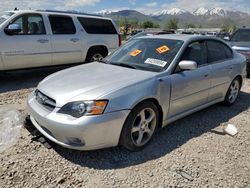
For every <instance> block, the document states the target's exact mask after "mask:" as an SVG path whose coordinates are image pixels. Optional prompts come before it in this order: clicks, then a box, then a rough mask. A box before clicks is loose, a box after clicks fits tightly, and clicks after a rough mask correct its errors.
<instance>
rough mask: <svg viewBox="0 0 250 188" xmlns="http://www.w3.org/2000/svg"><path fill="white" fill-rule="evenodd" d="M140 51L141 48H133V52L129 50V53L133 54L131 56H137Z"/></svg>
mask: <svg viewBox="0 0 250 188" xmlns="http://www.w3.org/2000/svg"><path fill="white" fill-rule="evenodd" d="M141 52H142V51H141V50H138V49H136V50H134V51H133V52H131V53H130V55H131V56H133V57H136V56H138V55H139V54H140V53H141Z"/></svg>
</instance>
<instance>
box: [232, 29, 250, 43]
mask: <svg viewBox="0 0 250 188" xmlns="http://www.w3.org/2000/svg"><path fill="white" fill-rule="evenodd" d="M231 41H233V42H250V29H239V30H238V31H236V32H235V34H234V35H233V36H232V38H231Z"/></svg>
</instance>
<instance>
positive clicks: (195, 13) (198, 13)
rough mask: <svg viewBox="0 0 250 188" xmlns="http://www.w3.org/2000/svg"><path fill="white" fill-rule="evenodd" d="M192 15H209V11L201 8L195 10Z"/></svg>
mask: <svg viewBox="0 0 250 188" xmlns="http://www.w3.org/2000/svg"><path fill="white" fill-rule="evenodd" d="M193 14H194V15H196V16H203V15H209V9H207V8H204V7H201V8H198V9H197V10H195V11H194V12H193Z"/></svg>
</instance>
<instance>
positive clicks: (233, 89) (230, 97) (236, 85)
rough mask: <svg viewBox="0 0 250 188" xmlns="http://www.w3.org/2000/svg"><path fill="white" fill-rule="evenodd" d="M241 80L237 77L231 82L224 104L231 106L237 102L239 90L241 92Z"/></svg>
mask: <svg viewBox="0 0 250 188" xmlns="http://www.w3.org/2000/svg"><path fill="white" fill-rule="evenodd" d="M240 84H241V83H240V80H239V78H235V79H234V80H233V81H232V83H231V84H230V86H229V88H228V91H227V94H226V97H225V100H224V102H223V103H224V104H225V105H227V106H231V105H233V104H234V103H235V101H236V100H237V98H238V95H239V92H240Z"/></svg>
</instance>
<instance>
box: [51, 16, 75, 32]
mask: <svg viewBox="0 0 250 188" xmlns="http://www.w3.org/2000/svg"><path fill="white" fill-rule="evenodd" d="M49 21H50V25H51V29H52V33H53V34H54V35H65V34H75V33H76V28H75V25H74V22H73V20H72V18H71V17H69V16H49Z"/></svg>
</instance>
